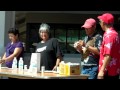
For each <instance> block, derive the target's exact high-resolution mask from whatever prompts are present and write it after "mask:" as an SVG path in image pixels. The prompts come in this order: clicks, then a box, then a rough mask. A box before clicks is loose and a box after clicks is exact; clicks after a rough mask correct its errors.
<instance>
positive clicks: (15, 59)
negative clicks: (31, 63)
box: [12, 57, 17, 70]
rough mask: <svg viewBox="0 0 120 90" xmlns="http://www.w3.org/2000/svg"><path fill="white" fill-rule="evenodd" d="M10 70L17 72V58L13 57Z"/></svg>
mask: <svg viewBox="0 0 120 90" xmlns="http://www.w3.org/2000/svg"><path fill="white" fill-rule="evenodd" d="M12 69H13V70H17V58H16V57H14V59H13V63H12Z"/></svg>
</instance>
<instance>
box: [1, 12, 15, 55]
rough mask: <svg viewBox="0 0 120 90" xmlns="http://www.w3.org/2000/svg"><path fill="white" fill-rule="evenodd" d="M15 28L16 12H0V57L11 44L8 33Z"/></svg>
mask: <svg viewBox="0 0 120 90" xmlns="http://www.w3.org/2000/svg"><path fill="white" fill-rule="evenodd" d="M14 26H15V11H0V56H2V55H3V54H4V52H5V46H6V44H7V43H8V42H9V38H8V33H7V31H8V30H9V28H11V27H14Z"/></svg>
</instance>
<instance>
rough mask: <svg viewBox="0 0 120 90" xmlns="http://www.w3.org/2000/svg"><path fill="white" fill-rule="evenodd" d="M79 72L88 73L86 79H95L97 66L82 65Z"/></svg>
mask: <svg viewBox="0 0 120 90" xmlns="http://www.w3.org/2000/svg"><path fill="white" fill-rule="evenodd" d="M81 74H88V75H90V76H89V77H88V79H97V75H98V66H83V68H82V71H81Z"/></svg>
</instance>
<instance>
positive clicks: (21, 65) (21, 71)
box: [18, 57, 23, 73]
mask: <svg viewBox="0 0 120 90" xmlns="http://www.w3.org/2000/svg"><path fill="white" fill-rule="evenodd" d="M18 68H19V73H23V58H22V57H20V60H19V66H18Z"/></svg>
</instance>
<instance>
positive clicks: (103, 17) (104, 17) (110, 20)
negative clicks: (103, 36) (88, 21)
mask: <svg viewBox="0 0 120 90" xmlns="http://www.w3.org/2000/svg"><path fill="white" fill-rule="evenodd" d="M97 18H98V19H101V20H102V21H103V22H105V23H106V24H111V23H114V16H113V15H112V14H110V13H105V14H103V15H101V16H98V17H97Z"/></svg>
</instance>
